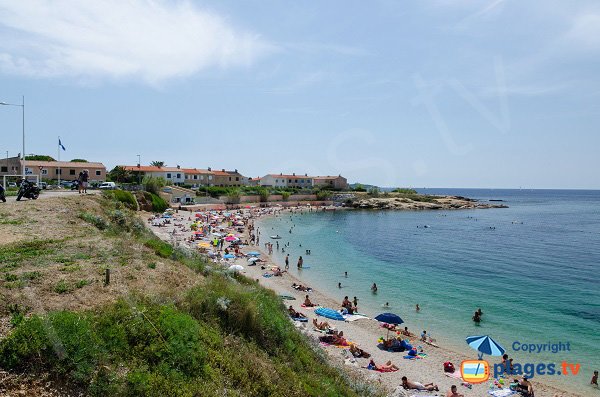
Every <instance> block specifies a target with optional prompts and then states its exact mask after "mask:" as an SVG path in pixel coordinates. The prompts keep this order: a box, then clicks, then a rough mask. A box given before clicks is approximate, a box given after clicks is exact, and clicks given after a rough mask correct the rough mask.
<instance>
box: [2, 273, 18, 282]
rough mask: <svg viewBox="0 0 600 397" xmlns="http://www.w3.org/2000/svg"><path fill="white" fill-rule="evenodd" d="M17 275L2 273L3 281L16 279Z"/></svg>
mask: <svg viewBox="0 0 600 397" xmlns="http://www.w3.org/2000/svg"><path fill="white" fill-rule="evenodd" d="M18 279H19V277H18V276H17V275H16V274H10V273H6V274H5V275H4V281H17V280H18Z"/></svg>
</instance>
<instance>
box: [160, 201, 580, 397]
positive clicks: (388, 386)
mask: <svg viewBox="0 0 600 397" xmlns="http://www.w3.org/2000/svg"><path fill="white" fill-rule="evenodd" d="M281 210H282V211H286V212H287V211H289V209H281ZM292 210H294V209H292ZM296 211H297V210H296ZM269 216H273V215H272V214H271V215H262V216H260V217H257V218H252V220H253V221H254V222H255V226H258V227H260V223H261V220H264V219H266V217H269ZM152 230H153V232H155V234H157V235H158V236H159V237H160V238H162V239H163V240H166V241H171V235H170V233H169V231H171V230H172V228H164V229H163V230H156V228H152ZM244 236H248V232H247V231H245V233H244ZM261 238H262V239H263V241H262V243H261V246H260V247H259V246H256V245H250V246H247V247H244V248H243V249H242V251H243V252H250V251H253V250H255V251H259V252H260V253H261V258H263V259H264V260H266V261H267V263H265V264H264V266H265V267H266V268H267V269H269V268H270V266H274V265H275V266H280V267H282V268H283V264H280V263H276V261H275V260H274V259H273V258H272V257H271V256H270V255H268V253H267V250H266V249H264V242H266V240H267V239H268V236H261ZM268 241H270V240H268ZM227 264H228V265H230V264H240V265H242V266H243V267H244V270H243V271H242V272H241V273H242V274H243V275H245V276H247V277H250V278H252V279H254V280H257V281H258V282H259V284H260V285H262V286H264V287H266V288H269V289H271V290H273V291H274V292H275V293H276V294H279V295H289V296H292V297H294V298H295V300H284V304H285V305H286V306H287V305H290V304H291V305H292V306H293V308H294V309H295V310H297V311H300V312H302V313H304V314H306V315H307V317H308V318H309V323H296V325H297V326H298V328H299V330H300V331H301V332H303V333H304V334H306V335H307V336H308V337H311V338H313V339H316V338H317V337H318V336H320V334H319V333H317V332H314V331H313V330H312V328H313V327H312V324H311V322H312V319H313V318H315V317H316V316H315V314H314V310H312V309H306V308H302V307H300V304H301V303H302V301H303V299H304V295H306V294H307V293H306V292H300V291H296V290H295V289H293V288H292V287H291V286H292V284H293V283H296V284H305V281H303V280H302V276H301V273H300V274H296V273H297V270H295V263H292V264H291V267H292V269H294V270H292V272H286V273H284V274H283V276H282V277H270V278H265V277H263V276H262V275H263V273H264V272H265V271H266V270H263V269H261V267H260V266H247V261H246V260H245V259H241V258H240V259H236V260H234V261H231V262H227ZM308 294H309V295H310V299H311V301H313V302H316V303H319V304H320V305H321V306H324V307H330V308H333V309H337V308H338V307H339V306H340V302H341V297H336V296H335V295H337V294H336V293H335V292H334V291H331V290H324V291H320V290H313V291H312V292H311V293H308ZM338 300H339V301H338ZM359 306H360V305H359ZM359 309H360V307H359ZM359 311H360V310H359ZM366 314H367V315H370V316H372V315H374V314H375V313H366ZM318 320H319V321H323V320H325V319H323V318H321V317H319V318H318ZM328 321H329V320H328ZM329 323H330V324H331V325H332V326H335V327H336V328H337V329H338V330H340V331H343V332H344V335H345V336H346V337H347V339H348V340H349V341H351V342H353V343H356V344H357V345H358V346H359V347H361V348H362V349H364V350H365V351H367V352H369V353H370V354H371V355H372V357H373V359H374V360H375V362H376V363H378V364H382V363H385V362H386V361H388V360H391V361H392V362H393V363H394V364H396V365H397V366H398V367H399V368H400V370H399V371H398V372H393V373H379V372H375V371H369V370H367V369H363V368H361V367H365V366H366V365H367V364H368V360H367V359H364V358H359V359H357V364H358V365H356V366H355V365H344V364H348V363H347V362H345V361H344V359H343V357H344V356H343V355H342V354H341V352H342V351H343V349H340V348H336V347H331V346H325V347H323V348H324V350H325V352H326V353H327V357H329V359H330V360H331V361H332V362H333V363H335V364H337V365H342V366H343V367H344V368H345V369H347V370H348V371H350V373H353V374H358V375H359V376H362V377H366V378H367V379H369V380H372V381H374V382H376V383H377V384H379V385H380V386H381V387H382V388H383V389H384V390H385V391H386V392H387V393H392V392H393V391H394V390H395V389H396V388H397V386H398V385H399V384H400V383H401V377H402V376H407V377H408V378H409V379H410V380H414V381H419V382H422V383H429V382H434V383H436V384H437V385H438V386H439V388H440V391H439V392H429V393H427V394H428V395H443V394H445V392H446V391H447V390H448V389H449V388H450V386H451V385H453V384H456V385H457V386H458V387H459V389H458V391H459V393H461V394H464V395H465V397H471V396H477V395H479V396H480V395H482V394H486V393H487V391H488V390H489V387H488V385H489V381H488V382H485V383H482V384H478V385H472V388H471V389H469V388H467V387H465V386H462V385H461V383H462V381H461V380H459V379H455V378H451V377H447V376H445V375H444V372H443V369H442V363H444V362H446V361H451V362H453V363H454V364H455V366H459V365H460V362H461V361H462V360H466V359H473V355H472V354H471V355H470V356H467V355H466V354H465V353H464V352H461V351H458V349H453V348H452V347H450V346H445V345H443V346H440V347H439V348H434V347H431V346H428V345H424V344H422V343H421V342H418V341H417V339H416V338H410V342H411V344H413V345H415V346H419V345H423V349H424V351H425V353H426V354H427V355H428V356H427V357H426V358H425V359H421V360H405V359H403V358H402V357H403V355H404V354H403V353H390V352H386V351H382V350H379V349H378V348H377V347H376V344H377V339H378V338H379V337H380V336H383V335H385V331H383V330H382V328H380V327H379V325H378V323H377V322H376V321H373V320H367V319H363V320H357V321H354V322H339V321H329ZM403 325H407V326H408V327H409V330H410V331H411V332H413V333H415V334H417V333H418V332H420V330H416V329H413V328H411V327H410V324H403ZM465 351H466V349H465ZM492 363H493V362H492ZM532 383H533V385H534V388H535V392H536V395H538V396H557V395H561V396H569V397H570V396H573V397H575V396H582V395H583V394H576V393H573V392H570V391H566V390H562V389H559V388H557V387H555V386H553V385H548V384H544V383H543V382H538V381H537V380H533V381H532ZM408 394H409V395H412V394H414V393H412V392H411V393H408Z"/></svg>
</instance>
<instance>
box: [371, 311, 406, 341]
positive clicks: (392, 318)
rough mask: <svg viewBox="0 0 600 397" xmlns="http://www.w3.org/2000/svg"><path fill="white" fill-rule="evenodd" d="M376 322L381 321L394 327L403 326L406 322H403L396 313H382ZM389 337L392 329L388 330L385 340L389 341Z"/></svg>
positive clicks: (376, 318)
mask: <svg viewBox="0 0 600 397" xmlns="http://www.w3.org/2000/svg"><path fill="white" fill-rule="evenodd" d="M375 320H377V321H381V322H382V323H388V324H394V325H398V324H402V323H403V322H404V320H402V319H401V318H400V316H398V315H397V314H394V313H381V314H379V315H378V316H377V317H375ZM389 336H390V329H389V328H388V329H387V336H386V337H385V339H388V338H389Z"/></svg>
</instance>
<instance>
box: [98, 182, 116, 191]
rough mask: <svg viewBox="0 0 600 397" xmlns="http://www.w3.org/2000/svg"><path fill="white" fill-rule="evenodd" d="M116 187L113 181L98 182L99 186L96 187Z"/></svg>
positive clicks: (108, 188) (105, 188)
mask: <svg viewBox="0 0 600 397" xmlns="http://www.w3.org/2000/svg"><path fill="white" fill-rule="evenodd" d="M116 188H117V185H116V184H115V183H114V182H102V183H101V184H100V186H98V189H103V190H113V189H116Z"/></svg>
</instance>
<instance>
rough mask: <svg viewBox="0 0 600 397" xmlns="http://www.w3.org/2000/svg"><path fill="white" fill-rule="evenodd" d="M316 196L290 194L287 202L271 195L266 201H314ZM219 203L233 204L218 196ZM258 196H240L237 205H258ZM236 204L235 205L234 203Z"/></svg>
mask: <svg viewBox="0 0 600 397" xmlns="http://www.w3.org/2000/svg"><path fill="white" fill-rule="evenodd" d="M316 200H317V195H316V194H292V195H291V196H290V197H289V198H288V199H287V201H283V196H282V195H280V194H271V195H269V198H268V200H267V202H268V203H279V202H297V201H316ZM219 201H221V202H223V203H226V204H234V203H231V202H230V201H229V197H227V196H220V197H219ZM260 202H261V201H260V196H240V201H239V204H245V203H260ZM235 204H237V203H235Z"/></svg>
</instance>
